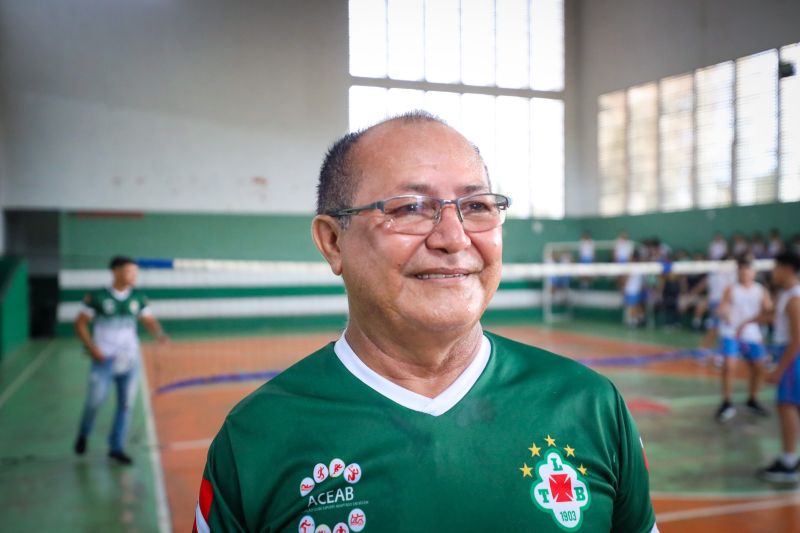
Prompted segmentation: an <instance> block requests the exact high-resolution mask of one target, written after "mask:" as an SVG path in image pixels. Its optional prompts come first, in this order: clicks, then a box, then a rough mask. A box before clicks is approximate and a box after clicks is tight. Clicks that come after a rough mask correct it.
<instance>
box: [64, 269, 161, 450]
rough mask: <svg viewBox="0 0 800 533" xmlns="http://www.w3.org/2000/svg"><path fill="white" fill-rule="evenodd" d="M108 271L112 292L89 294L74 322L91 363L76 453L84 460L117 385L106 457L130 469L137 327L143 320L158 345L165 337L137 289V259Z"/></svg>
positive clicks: (137, 367)
mask: <svg viewBox="0 0 800 533" xmlns="http://www.w3.org/2000/svg"><path fill="white" fill-rule="evenodd" d="M109 268H110V269H111V274H112V283H111V287H108V288H105V289H100V290H96V291H92V292H90V293H88V294H86V296H85V297H84V299H83V303H82V304H81V310H80V312H79V313H78V318H77V319H76V321H75V332H76V333H77V334H78V337H79V338H80V340H81V342H82V343H83V345H84V347H85V348H86V352H87V353H88V354H89V356H90V357H91V359H92V367H91V370H90V372H89V385H88V391H87V394H86V404H85V406H84V408H83V415H82V416H81V422H80V426H79V428H78V438H77V440H76V441H75V453H77V454H78V455H83V454H84V453H85V452H86V443H87V439H88V437H89V434H90V433H91V431H92V427H93V426H94V419H95V416H96V414H97V410H98V409H99V408H100V406H101V405H102V403H103V402H104V401H105V398H106V396H107V394H108V388H109V387H110V386H111V384H112V383H114V384H116V388H117V409H116V412H115V413H114V422H113V425H112V428H111V435H110V436H109V438H108V444H109V453H108V456H109V457H110V458H111V459H113V460H115V461H117V462H118V463H120V464H125V465H128V464H131V463H132V462H133V461H132V459H131V458H130V456H129V455H128V454H126V453H125V450H124V444H125V436H126V435H127V432H128V424H129V422H130V415H131V410H132V408H133V402H134V400H135V398H136V388H137V376H138V372H139V361H140V353H139V352H140V348H139V336H138V333H137V328H136V326H137V322H138V321H139V320H141V321H142V323H143V324H144V325H145V327H146V328H147V330H148V331H149V332H150V333H151V334H152V335H153V336H154V337H156V338H157V339H158V340H159V342H164V341H166V339H167V337H166V336H165V335H164V332H163V330H162V329H161V325H160V324H159V323H158V320H156V318H155V316H153V313H152V311H151V310H150V307H149V306H148V305H147V298H145V296H144V295H143V294H142V293H140V292H139V291H137V290H136V289H135V288H134V285H135V284H136V278H137V275H138V271H139V270H138V267H137V265H136V263H135V262H134V261H133V259H130V258H129V257H121V256H117V257H114V258H113V259H111V263H110V265H109ZM92 321H93V322H94V324H93V326H94V327H93V330H94V331H93V332H92V333H91V334H90V332H89V323H90V322H92Z"/></svg>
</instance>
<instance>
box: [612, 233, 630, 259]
mask: <svg viewBox="0 0 800 533" xmlns="http://www.w3.org/2000/svg"><path fill="white" fill-rule="evenodd" d="M631 254H633V241H631V240H630V239H617V240H616V242H615V243H614V260H615V261H617V262H620V263H622V262H627V261H630V259H631Z"/></svg>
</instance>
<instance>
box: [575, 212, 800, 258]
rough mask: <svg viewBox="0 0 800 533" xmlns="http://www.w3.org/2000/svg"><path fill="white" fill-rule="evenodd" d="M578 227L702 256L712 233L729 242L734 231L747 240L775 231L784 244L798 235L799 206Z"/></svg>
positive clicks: (587, 222) (595, 221)
mask: <svg viewBox="0 0 800 533" xmlns="http://www.w3.org/2000/svg"><path fill="white" fill-rule="evenodd" d="M581 226H582V228H583V229H587V230H589V231H591V232H592V235H593V236H594V238H595V239H612V238H614V237H616V236H617V235H618V234H619V233H620V232H621V231H623V230H625V231H627V232H628V233H629V234H630V237H631V238H632V239H634V240H637V241H640V240H642V239H646V238H649V237H654V236H658V237H660V238H661V240H662V241H664V242H666V243H667V244H669V245H670V246H672V247H673V249H678V248H685V249H687V250H689V251H698V252H705V251H706V250H707V248H708V243H709V241H710V240H711V238H712V237H713V235H714V233H715V232H717V231H719V232H721V233H722V234H723V235H724V236H725V237H727V238H730V237H732V236H733V234H734V233H735V232H737V231H741V232H743V233H745V234H746V235H747V236H748V237H749V236H750V235H751V234H752V233H753V232H754V231H760V232H762V233H764V234H765V236H766V234H767V232H768V231H769V230H770V229H771V228H778V229H779V230H780V231H781V234H782V236H783V238H784V240H786V239H789V238H790V237H791V236H792V235H793V234H795V233H798V232H800V202H792V203H776V204H765V205H753V206H736V207H725V208H720V209H693V210H690V211H679V212H675V213H654V214H648V215H636V216H618V217H606V218H603V217H592V218H584V219H581Z"/></svg>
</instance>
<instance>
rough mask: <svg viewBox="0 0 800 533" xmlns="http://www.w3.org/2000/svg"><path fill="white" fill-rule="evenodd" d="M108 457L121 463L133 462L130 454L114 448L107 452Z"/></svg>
mask: <svg viewBox="0 0 800 533" xmlns="http://www.w3.org/2000/svg"><path fill="white" fill-rule="evenodd" d="M108 457H109V458H111V459H114V460H115V461H117V462H118V463H119V464H121V465H132V464H133V459H131V458H130V456H128V455H126V454H125V452H123V451H122V450H116V451H114V450H112V451H110V452H108Z"/></svg>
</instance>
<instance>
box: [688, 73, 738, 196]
mask: <svg viewBox="0 0 800 533" xmlns="http://www.w3.org/2000/svg"><path fill="white" fill-rule="evenodd" d="M695 82H696V83H697V109H696V111H695V112H696V113H697V160H696V163H695V164H696V175H697V206H698V207H702V208H706V207H721V206H725V205H730V203H731V200H732V199H733V194H732V189H731V171H732V169H733V63H732V62H727V63H720V64H718V65H713V66H710V67H707V68H702V69H700V70H698V71H697V72H696V73H695Z"/></svg>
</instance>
